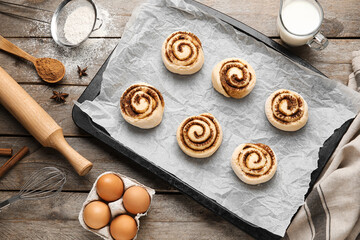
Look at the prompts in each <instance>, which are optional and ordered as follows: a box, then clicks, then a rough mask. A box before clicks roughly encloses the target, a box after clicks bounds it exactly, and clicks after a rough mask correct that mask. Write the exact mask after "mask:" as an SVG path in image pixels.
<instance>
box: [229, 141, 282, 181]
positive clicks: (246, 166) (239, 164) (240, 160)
mask: <svg viewBox="0 0 360 240" xmlns="http://www.w3.org/2000/svg"><path fill="white" fill-rule="evenodd" d="M231 167H232V169H233V170H234V172H235V174H236V175H237V176H238V178H240V179H241V180H242V181H243V182H245V183H247V184H251V185H255V184H260V183H264V182H267V181H269V180H270V179H271V178H272V177H273V176H274V174H275V172H276V169H277V160H276V156H275V153H274V152H273V150H272V149H271V148H270V147H269V146H267V145H265V144H262V143H256V144H252V143H244V144H241V145H239V146H238V147H237V148H236V149H235V151H234V152H233V154H232V157H231Z"/></svg>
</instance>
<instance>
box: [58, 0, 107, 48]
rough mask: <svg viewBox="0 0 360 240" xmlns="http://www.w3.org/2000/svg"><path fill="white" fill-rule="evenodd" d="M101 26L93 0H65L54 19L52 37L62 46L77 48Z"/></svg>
mask: <svg viewBox="0 0 360 240" xmlns="http://www.w3.org/2000/svg"><path fill="white" fill-rule="evenodd" d="M95 25H98V26H97V27H96V26H95ZM101 25H102V20H101V19H99V18H98V17H97V10H96V6H95V3H94V2H93V1H92V0H64V1H63V2H62V3H60V5H59V6H58V7H57V9H56V10H55V12H54V15H53V17H52V20H51V35H52V37H53V39H54V41H55V42H56V43H57V44H59V45H61V46H65V47H77V46H79V45H80V44H81V43H83V42H84V41H85V40H86V39H87V38H88V37H89V36H90V34H91V33H92V32H93V31H96V30H98V29H99V28H100V27H101Z"/></svg>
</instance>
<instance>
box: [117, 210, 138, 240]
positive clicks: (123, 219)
mask: <svg viewBox="0 0 360 240" xmlns="http://www.w3.org/2000/svg"><path fill="white" fill-rule="evenodd" d="M110 233H111V236H112V237H113V238H115V240H130V239H133V238H134V237H135V236H136V233H137V225H136V222H135V219H134V218H132V217H130V216H129V215H126V214H123V215H120V216H117V217H116V218H114V220H112V222H111V224H110Z"/></svg>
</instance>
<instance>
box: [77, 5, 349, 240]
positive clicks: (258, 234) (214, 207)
mask: <svg viewBox="0 0 360 240" xmlns="http://www.w3.org/2000/svg"><path fill="white" fill-rule="evenodd" d="M186 2H188V3H190V4H193V5H195V6H196V7H198V8H199V9H201V10H203V11H205V12H207V13H209V14H211V15H212V16H214V17H217V18H219V19H221V20H222V21H224V22H226V23H228V24H230V25H232V26H233V27H234V28H235V29H237V30H239V31H241V32H243V33H245V34H247V35H249V36H252V37H253V38H255V39H257V40H258V41H260V42H263V43H264V44H265V45H267V46H268V47H270V48H272V49H274V50H276V51H278V52H280V53H281V54H283V55H284V56H286V57H287V58H289V59H291V60H292V61H294V62H296V63H299V64H301V65H302V66H304V67H306V68H308V69H310V70H312V71H314V72H316V73H319V74H321V75H324V74H323V73H321V72H320V71H319V70H318V69H316V68H315V67H313V66H311V65H310V64H309V63H308V62H306V61H305V60H303V59H301V58H299V57H298V56H296V55H294V54H293V53H291V52H290V51H289V50H288V49H286V48H285V47H283V46H281V45H280V44H278V43H277V42H275V41H273V40H271V39H270V38H268V37H267V36H265V35H263V34H262V33H260V32H258V31H256V30H254V29H252V28H250V27H249V26H247V25H245V24H244V23H242V22H240V21H237V20H236V19H234V18H231V17H229V16H227V15H225V14H223V13H221V12H219V11H217V10H215V9H213V8H210V7H208V6H205V5H203V4H201V3H198V2H196V1H193V0H187V1H186ZM110 56H111V55H110ZM110 56H109V57H108V59H107V60H106V61H105V63H104V64H103V65H102V67H101V68H100V70H99V71H98V72H97V74H96V75H95V77H94V78H93V80H92V81H91V83H90V84H89V85H88V87H87V88H86V89H85V91H84V92H83V94H82V95H81V96H80V98H79V99H78V102H80V103H82V102H84V101H85V100H90V101H91V100H93V99H95V98H96V96H98V95H99V93H100V88H101V82H102V75H103V72H104V71H105V68H106V66H107V64H108V62H109V59H110ZM72 117H73V120H74V122H75V124H76V125H77V126H78V127H80V128H81V129H83V130H84V131H86V132H87V133H89V134H91V135H92V136H94V137H95V138H97V139H99V140H100V141H102V142H104V143H105V144H107V145H108V146H110V147H112V148H113V149H115V150H116V151H117V152H119V153H120V154H121V155H123V156H125V157H128V158H129V159H131V160H132V161H134V162H136V163H137V164H139V165H140V166H141V167H143V168H145V169H147V170H149V171H150V172H152V173H154V174H156V175H157V176H158V177H160V178H161V179H163V180H165V181H166V182H168V183H169V184H170V185H172V186H174V187H175V188H177V189H179V190H180V191H181V192H183V193H185V194H187V195H189V196H190V197H191V198H193V199H194V200H195V201H197V202H199V203H200V204H202V205H203V206H205V207H206V208H208V209H210V210H211V211H213V212H214V213H216V214H218V215H220V216H221V217H223V218H224V219H226V220H228V221H229V222H231V223H232V224H234V225H235V226H236V227H238V228H240V229H242V230H243V231H245V232H247V233H249V234H250V235H251V236H253V237H255V238H256V239H280V238H281V236H278V235H275V234H273V233H271V232H269V231H268V230H265V229H263V228H260V227H258V226H255V225H254V224H251V223H249V222H247V221H245V220H243V219H241V218H239V217H238V216H236V215H235V214H234V213H232V212H230V211H228V210H227V209H226V208H224V207H223V206H221V205H220V204H218V203H217V202H215V201H214V200H212V199H210V198H208V197H207V196H205V195H204V194H202V193H201V192H199V191H197V190H196V189H194V188H192V187H191V186H189V185H188V184H186V183H184V182H183V181H181V180H180V179H179V178H177V177H176V176H175V175H173V174H171V173H169V172H167V171H166V170H164V169H162V168H160V167H158V166H156V165H155V164H153V163H151V162H149V161H147V160H146V159H144V158H143V157H141V156H139V155H138V154H137V153H136V152H134V151H131V150H129V149H128V148H125V147H124V146H123V145H122V144H121V143H119V142H118V141H116V140H115V139H114V138H112V137H111V136H110V135H109V134H108V133H107V131H106V130H105V129H104V128H102V127H101V126H99V125H98V124H96V123H94V122H93V121H92V120H91V118H90V117H89V116H88V115H87V114H86V113H84V112H82V111H81V110H80V108H79V107H78V106H76V105H75V106H74V108H73V112H72ZM352 120H353V119H350V120H348V121H346V122H345V123H344V124H343V125H342V126H341V127H340V128H338V129H337V130H335V131H334V134H333V135H332V136H331V137H330V138H329V139H327V140H326V141H325V143H324V145H323V147H321V148H320V150H319V160H318V168H317V169H316V170H314V171H313V173H312V174H311V182H310V184H309V190H308V192H307V194H306V195H305V196H304V199H305V197H306V196H307V195H308V194H309V193H310V191H311V189H312V187H313V186H314V184H315V182H316V180H317V179H318V177H319V175H320V173H321V171H322V170H323V168H324V166H325V165H326V163H327V161H328V160H329V158H330V156H331V155H332V153H333V151H334V150H335V148H336V147H337V145H338V143H339V142H340V140H341V138H342V136H343V135H344V134H345V132H346V131H347V129H348V128H349V126H350V124H351V122H352Z"/></svg>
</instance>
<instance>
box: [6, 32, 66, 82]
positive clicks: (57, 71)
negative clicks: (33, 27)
mask: <svg viewBox="0 0 360 240" xmlns="http://www.w3.org/2000/svg"><path fill="white" fill-rule="evenodd" d="M0 49H2V50H4V51H6V52H8V53H11V54H14V55H16V56H19V57H21V58H24V59H26V60H28V61H30V62H32V63H33V64H34V66H35V68H36V71H37V73H38V75H39V76H40V77H41V79H42V80H44V81H45V82H48V83H56V82H58V81H60V80H61V79H63V77H64V76H65V67H64V65H63V64H62V63H61V62H60V61H58V60H56V59H53V58H36V57H33V56H31V55H30V54H28V53H27V52H25V51H23V50H22V49H20V48H19V47H17V46H16V45H15V44H13V43H11V42H9V41H8V40H6V39H5V38H4V37H2V36H1V35H0Z"/></svg>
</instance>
